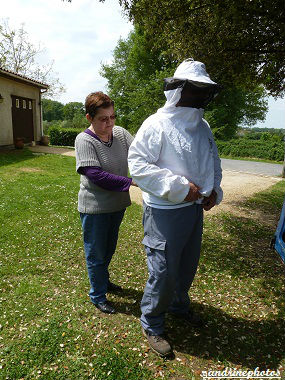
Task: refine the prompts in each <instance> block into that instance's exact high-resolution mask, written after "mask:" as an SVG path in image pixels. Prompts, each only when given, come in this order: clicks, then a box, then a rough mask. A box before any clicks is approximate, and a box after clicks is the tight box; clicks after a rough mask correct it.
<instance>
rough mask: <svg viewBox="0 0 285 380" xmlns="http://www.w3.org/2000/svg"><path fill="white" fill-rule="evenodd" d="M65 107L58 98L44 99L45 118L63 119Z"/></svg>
mask: <svg viewBox="0 0 285 380" xmlns="http://www.w3.org/2000/svg"><path fill="white" fill-rule="evenodd" d="M63 107H64V105H63V104H62V103H60V102H57V101H56V100H51V99H43V100H42V108H43V120H46V121H53V120H63V119H64V115H63Z"/></svg>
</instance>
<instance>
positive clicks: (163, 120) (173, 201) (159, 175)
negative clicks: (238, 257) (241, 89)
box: [128, 60, 223, 209]
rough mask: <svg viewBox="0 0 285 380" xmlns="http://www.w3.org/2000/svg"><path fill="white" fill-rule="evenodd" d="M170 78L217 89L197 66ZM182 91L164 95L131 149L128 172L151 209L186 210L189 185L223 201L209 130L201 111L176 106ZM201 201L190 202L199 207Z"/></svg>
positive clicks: (188, 63) (182, 68)
mask: <svg viewBox="0 0 285 380" xmlns="http://www.w3.org/2000/svg"><path fill="white" fill-rule="evenodd" d="M173 79H180V80H188V81H192V82H193V83H196V84H197V82H199V83H201V84H209V85H215V82H213V81H212V80H211V79H210V77H209V75H208V74H207V72H206V69H205V66H204V64H203V63H201V62H197V61H193V60H186V61H184V62H183V63H182V64H181V65H180V66H179V67H178V68H177V70H176V72H175V73H174V77H173ZM182 91H183V88H182V87H178V88H175V89H173V90H168V91H165V92H164V93H165V96H166V99H167V100H166V103H165V105H164V106H163V107H162V108H160V109H159V110H158V111H157V112H156V113H155V114H154V115H151V116H150V117H149V118H147V119H146V120H145V121H144V123H143V124H142V126H141V128H140V129H139V131H138V133H137V135H136V137H135V139H134V141H133V143H132V145H131V147H130V149H129V158H128V161H129V169H130V173H131V176H132V177H133V179H134V181H135V182H136V183H137V185H138V186H139V187H140V188H141V189H142V190H143V200H144V202H145V203H146V204H147V205H148V206H151V207H155V208H161V209H163V208H179V207H185V206H189V205H190V204H191V202H185V201H184V199H185V197H186V196H187V194H188V191H189V182H192V183H194V184H196V185H197V186H199V187H200V190H199V192H200V193H201V195H202V196H203V197H208V196H209V195H210V194H211V192H212V190H215V191H216V193H217V200H216V204H219V203H220V202H221V200H222V198H223V192H222V189H221V187H220V183H221V179H222V170H221V164H220V159H219V156H218V151H217V147H216V144H215V142H214V138H213V135H212V132H211V130H210V127H209V125H208V123H207V122H206V120H204V119H203V113H204V110H203V108H194V107H189V106H183V107H182V106H177V103H178V102H179V101H180V100H181V98H182V96H181V95H182ZM202 201H203V198H200V199H198V200H197V201H196V202H192V203H202Z"/></svg>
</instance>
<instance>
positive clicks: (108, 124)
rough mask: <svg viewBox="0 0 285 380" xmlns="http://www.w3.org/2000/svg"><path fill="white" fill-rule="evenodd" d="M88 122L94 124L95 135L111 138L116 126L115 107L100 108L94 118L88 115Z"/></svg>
mask: <svg viewBox="0 0 285 380" xmlns="http://www.w3.org/2000/svg"><path fill="white" fill-rule="evenodd" d="M86 118H87V120H88V121H89V122H90V123H91V124H92V127H93V129H94V131H95V133H96V134H97V135H98V136H99V137H100V136H110V135H111V134H112V129H113V127H114V125H115V119H116V116H115V112H114V107H113V106H110V107H108V108H100V109H99V110H98V112H97V113H96V115H95V116H94V118H93V119H92V118H91V117H90V115H89V114H87V115H86Z"/></svg>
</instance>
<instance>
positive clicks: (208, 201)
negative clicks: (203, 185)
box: [202, 190, 217, 211]
mask: <svg viewBox="0 0 285 380" xmlns="http://www.w3.org/2000/svg"><path fill="white" fill-rule="evenodd" d="M216 200H217V193H216V192H215V190H213V191H212V192H211V194H210V195H209V196H208V197H205V198H204V199H203V203H202V204H203V209H204V210H205V211H209V210H211V208H212V207H214V206H215V204H216Z"/></svg>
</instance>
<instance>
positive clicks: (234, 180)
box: [130, 170, 282, 214]
mask: <svg viewBox="0 0 285 380" xmlns="http://www.w3.org/2000/svg"><path fill="white" fill-rule="evenodd" d="M281 180H282V178H280V177H268V176H261V175H256V174H249V173H241V172H235V171H229V170H224V171H223V180H222V188H223V191H224V199H223V201H222V203H221V204H220V205H219V206H217V207H214V208H213V209H212V210H210V211H208V214H214V213H217V212H219V211H230V210H231V209H232V207H233V205H236V204H237V203H238V202H239V201H242V200H245V199H246V198H249V197H251V196H252V195H253V194H255V193H258V192H260V191H262V190H265V189H267V188H269V187H270V186H272V185H274V184H275V183H277V182H279V181H281ZM130 194H131V199H132V201H133V202H135V203H138V204H142V194H141V190H140V189H139V188H137V187H134V186H131V189H130Z"/></svg>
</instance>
